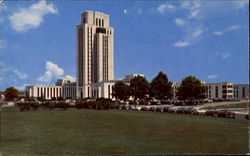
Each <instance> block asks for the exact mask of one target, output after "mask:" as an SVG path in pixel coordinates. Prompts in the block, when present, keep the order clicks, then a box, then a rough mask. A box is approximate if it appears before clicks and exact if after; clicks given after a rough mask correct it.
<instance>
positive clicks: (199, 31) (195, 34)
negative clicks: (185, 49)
mask: <svg viewBox="0 0 250 156" xmlns="http://www.w3.org/2000/svg"><path fill="white" fill-rule="evenodd" d="M203 31H204V30H202V29H196V30H195V31H194V32H192V37H199V36H200V35H201V34H202V33H203Z"/></svg>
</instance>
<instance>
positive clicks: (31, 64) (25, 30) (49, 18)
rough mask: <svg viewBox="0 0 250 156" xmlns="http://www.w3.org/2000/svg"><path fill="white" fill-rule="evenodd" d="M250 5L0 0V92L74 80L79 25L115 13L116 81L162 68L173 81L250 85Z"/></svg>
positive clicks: (149, 76)
mask: <svg viewBox="0 0 250 156" xmlns="http://www.w3.org/2000/svg"><path fill="white" fill-rule="evenodd" d="M248 7H249V2H247V0H242V1H240V0H237V1H199V0H196V1H156V2H153V1H93V2H90V1H82V2H80V1H46V2H45V1H20V2H16V1H15V2H9V1H8V2H7V1H6V2H5V1H4V2H2V3H1V4H0V58H1V59H0V74H1V75H0V90H4V89H5V88H6V87H8V86H15V87H17V88H18V89H23V88H24V86H25V85H26V84H46V85H48V84H54V83H55V81H56V79H57V78H60V77H70V78H72V79H74V77H75V72H76V69H75V67H76V63H75V60H76V56H75V54H76V47H75V45H76V33H75V32H76V30H75V28H76V25H77V24H79V23H80V13H81V12H82V11H85V10H92V11H100V12H104V13H106V14H109V15H110V25H111V26H112V27H114V29H115V36H114V39H115V46H114V48H115V51H114V52H115V57H114V59H115V78H116V79H119V78H123V77H124V76H125V75H126V74H132V73H138V74H144V75H145V76H146V77H147V79H148V80H149V81H150V80H151V79H152V78H153V77H154V76H156V75H157V73H158V72H159V71H163V72H164V73H166V74H167V75H168V78H169V80H170V81H174V82H177V81H181V80H182V79H183V78H184V77H186V76H188V75H194V76H196V77H197V78H199V79H201V80H204V81H206V82H225V81H227V82H232V83H248V58H249V57H248V26H249V25H248V24H249V23H248Z"/></svg>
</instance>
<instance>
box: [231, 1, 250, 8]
mask: <svg viewBox="0 0 250 156" xmlns="http://www.w3.org/2000/svg"><path fill="white" fill-rule="evenodd" d="M233 3H234V4H235V5H236V7H239V8H243V7H244V6H247V5H249V0H237V1H233Z"/></svg>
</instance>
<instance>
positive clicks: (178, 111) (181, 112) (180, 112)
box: [176, 108, 185, 114]
mask: <svg viewBox="0 0 250 156" xmlns="http://www.w3.org/2000/svg"><path fill="white" fill-rule="evenodd" d="M184 110H185V108H178V109H177V110H176V113H178V114H183V113H184Z"/></svg>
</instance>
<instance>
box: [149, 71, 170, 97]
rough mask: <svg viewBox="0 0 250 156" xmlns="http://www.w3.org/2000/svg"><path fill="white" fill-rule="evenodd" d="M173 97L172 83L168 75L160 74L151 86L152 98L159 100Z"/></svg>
mask: <svg viewBox="0 0 250 156" xmlns="http://www.w3.org/2000/svg"><path fill="white" fill-rule="evenodd" d="M172 95H173V89H172V82H170V81H168V77H167V75H166V74H164V73H163V72H159V73H158V75H157V76H156V77H155V78H154V79H153V80H152V82H151V84H150V96H151V97H155V98H157V99H166V98H171V97H172Z"/></svg>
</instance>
